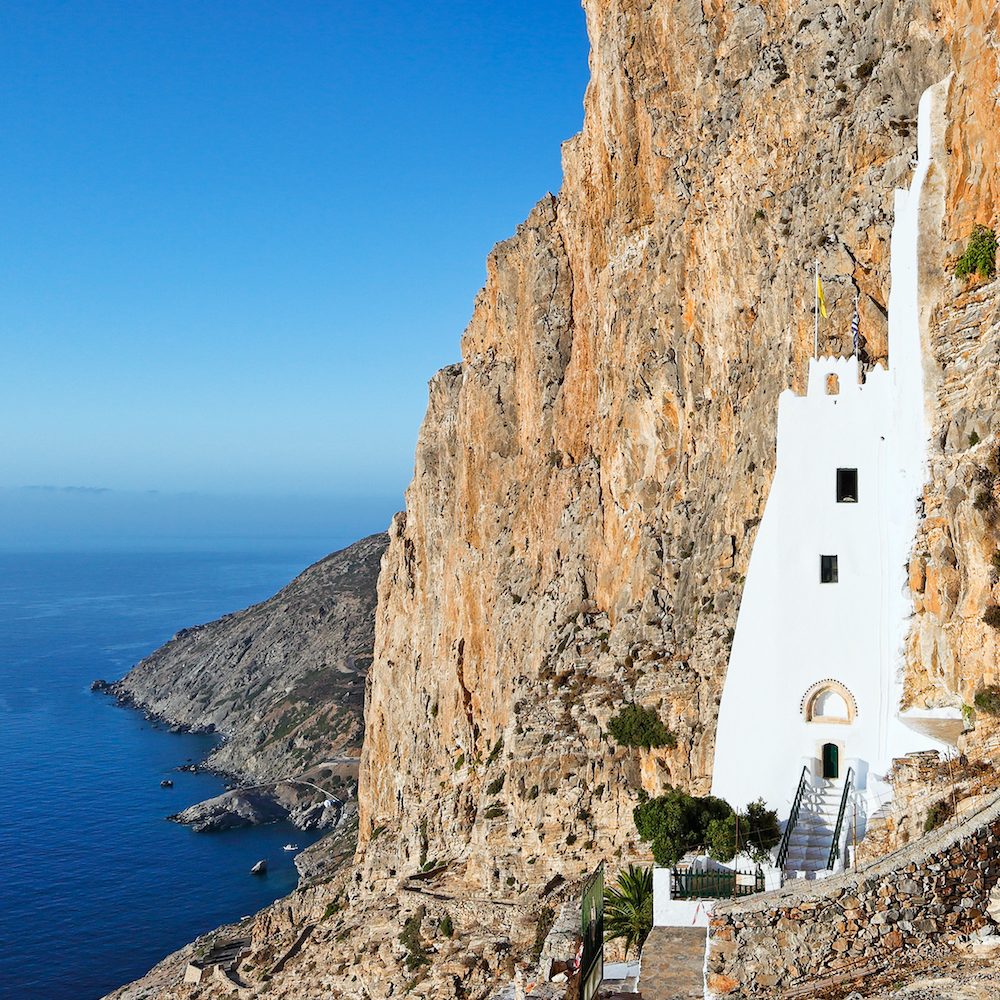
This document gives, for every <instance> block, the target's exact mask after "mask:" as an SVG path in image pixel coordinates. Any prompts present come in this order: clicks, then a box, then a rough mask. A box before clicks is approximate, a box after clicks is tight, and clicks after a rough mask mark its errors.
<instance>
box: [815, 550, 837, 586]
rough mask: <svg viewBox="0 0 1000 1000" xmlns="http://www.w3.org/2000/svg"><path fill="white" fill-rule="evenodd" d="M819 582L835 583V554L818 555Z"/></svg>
mask: <svg viewBox="0 0 1000 1000" xmlns="http://www.w3.org/2000/svg"><path fill="white" fill-rule="evenodd" d="M819 582H820V583H836V582H837V557H836V556H820V557H819Z"/></svg>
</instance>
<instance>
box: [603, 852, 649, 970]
mask: <svg viewBox="0 0 1000 1000" xmlns="http://www.w3.org/2000/svg"><path fill="white" fill-rule="evenodd" d="M652 927H653V870H652V868H641V867H639V866H638V865H629V866H628V868H626V869H625V870H624V871H622V872H619V873H618V878H617V879H616V880H615V884H614V885H609V886H605V888H604V940H605V941H616V940H619V939H621V938H624V940H625V957H626V958H628V952H629V949H630V948H631V947H632V946H633V945H634V946H635V950H636V951H641V950H642V944H643V942H644V941H645V940H646V938H647V936H648V935H649V932H650V930H651V929H652Z"/></svg>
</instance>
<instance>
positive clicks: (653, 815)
mask: <svg viewBox="0 0 1000 1000" xmlns="http://www.w3.org/2000/svg"><path fill="white" fill-rule="evenodd" d="M732 814H733V809H732V806H730V805H729V803H728V802H725V801H724V800H723V799H717V798H715V797H714V796H712V795H706V796H704V797H703V798H696V797H694V796H692V795H688V794H687V793H686V792H682V791H681V790H680V789H679V788H671V789H669V790H668V791H667V793H666V794H665V795H661V796H659V797H658V798H655V799H647V800H646V801H645V802H641V803H640V804H639V805H637V806H636V807H635V809H634V810H633V811H632V818H633V820H634V821H635V828H636V830H637V831H638V833H639V836H640V837H641V838H642V839H643V840H645V841H647V842H648V843H649V844H650V845H651V846H652V849H653V858H654V859H655V861H656V863H657V864H658V865H661V866H663V867H665V868H671V867H673V866H674V865H675V864H677V862H678V861H680V859H681V858H682V857H684V855H685V854H686V853H687V852H688V851H692V850H694V849H695V848H698V847H704V846H705V845H706V844H707V843H708V829H709V826H710V825H711V824H712V823H713V822H718V821H721V820H725V819H726V818H727V817H728V816H731V815H732Z"/></svg>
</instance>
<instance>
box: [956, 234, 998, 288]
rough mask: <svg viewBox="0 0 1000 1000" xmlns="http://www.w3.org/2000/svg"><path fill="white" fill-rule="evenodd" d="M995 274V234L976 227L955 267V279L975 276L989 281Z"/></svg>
mask: <svg viewBox="0 0 1000 1000" xmlns="http://www.w3.org/2000/svg"><path fill="white" fill-rule="evenodd" d="M996 273H997V234H996V233H995V232H994V231H993V230H992V229H990V228H989V227H987V226H976V227H975V228H974V229H973V230H972V235H971V236H970V237H969V243H968V245H967V246H966V248H965V253H963V254H962V256H961V257H959V258H958V263H957V264H956V265H955V277H956V278H966V279H967V278H971V277H972V276H973V275H976V276H978V277H980V278H983V279H984V280H989V279H990V278H992V277H993V276H994V275H995V274H996Z"/></svg>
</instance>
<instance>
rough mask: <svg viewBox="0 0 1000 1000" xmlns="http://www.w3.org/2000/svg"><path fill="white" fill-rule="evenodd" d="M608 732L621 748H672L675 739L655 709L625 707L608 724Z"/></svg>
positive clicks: (635, 706)
mask: <svg viewBox="0 0 1000 1000" xmlns="http://www.w3.org/2000/svg"><path fill="white" fill-rule="evenodd" d="M608 732H609V733H611V735H612V736H613V737H614V738H615V739H616V740H617V741H618V743H620V744H621V745H622V746H623V747H642V748H643V749H645V750H649V749H650V748H651V747H674V746H676V745H677V737H676V736H674V734H673V733H672V732H671V731H670V730H669V729H667V727H666V726H665V725H664V724H663V721H662V720H661V719H660V715H659V713H658V712H657V711H656V709H655V708H644V707H643V706H642V705H626V706H625V707H624V708H623V709H622V710H621V711H620V712H619V713H618V714H617V715H616V716H614V717H613V718H612V719H611V720H610V721H609V722H608Z"/></svg>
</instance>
